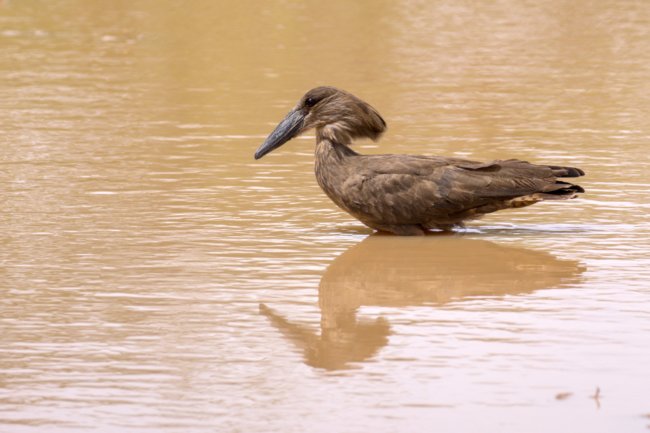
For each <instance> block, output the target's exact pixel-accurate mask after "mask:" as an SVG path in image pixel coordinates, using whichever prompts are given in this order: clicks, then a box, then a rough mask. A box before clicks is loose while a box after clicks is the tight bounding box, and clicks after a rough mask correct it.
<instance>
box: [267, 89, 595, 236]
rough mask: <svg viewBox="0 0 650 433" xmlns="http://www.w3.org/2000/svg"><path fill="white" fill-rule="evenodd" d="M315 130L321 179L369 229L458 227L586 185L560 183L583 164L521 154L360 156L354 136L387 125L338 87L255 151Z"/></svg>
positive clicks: (302, 107) (567, 195) (314, 97)
mask: <svg viewBox="0 0 650 433" xmlns="http://www.w3.org/2000/svg"><path fill="white" fill-rule="evenodd" d="M311 128H315V129H316V152H315V153H316V166H315V171H316V180H317V181H318V184H319V185H320V187H321V188H322V189H323V191H325V194H327V196H328V197H329V198H330V199H332V201H333V202H334V203H336V204H337V205H338V206H339V207H340V208H341V209H343V210H345V211H346V212H348V213H349V214H350V215H352V216H354V217H355V218H357V219H358V220H359V221H361V222H362V223H364V224H365V225H367V226H368V227H370V228H373V229H375V230H379V231H384V232H390V233H394V234H397V235H423V234H425V233H426V232H427V231H428V230H430V229H437V230H452V229H453V228H455V227H462V226H463V222H465V221H467V220H471V219H476V218H480V217H481V216H483V215H485V214H488V213H491V212H495V211H498V210H501V209H510V208H518V207H524V206H529V205H531V204H535V203H537V202H540V201H543V200H565V199H571V198H575V197H576V195H577V194H578V193H581V192H584V189H582V187H580V186H578V185H574V184H571V183H568V182H564V181H561V180H558V178H563V177H578V176H582V175H584V172H583V171H582V170H580V169H579V168H573V167H560V166H555V165H535V164H530V163H528V162H526V161H519V160H516V159H508V160H498V161H490V162H476V161H469V160H465V159H459V158H446V157H440V156H420V155H360V154H358V153H357V152H355V151H354V150H352V149H351V148H350V145H351V143H352V140H354V139H357V138H370V139H372V140H377V139H378V138H379V136H380V135H381V134H382V132H384V130H385V129H386V122H384V119H382V117H381V116H380V115H379V113H378V112H377V110H375V109H374V108H373V107H371V106H370V105H369V104H368V103H366V102H364V101H362V100H361V99H359V98H357V97H356V96H354V95H352V94H350V93H348V92H346V91H343V90H340V89H337V88H334V87H316V88H315V89H312V90H310V91H309V92H307V93H306V94H305V95H304V96H303V97H302V98H301V99H300V101H299V102H298V104H297V105H296V106H295V107H294V108H293V109H292V110H291V111H290V112H289V114H287V116H286V117H285V118H284V120H282V121H281V122H280V124H279V125H278V126H277V127H276V128H275V130H274V131H273V132H272V133H271V134H270V135H269V136H268V138H267V139H266V140H265V141H264V143H263V144H262V145H261V146H260V147H259V149H257V152H255V159H259V158H261V157H263V156H264V155H266V154H267V153H269V152H271V151H272V150H273V149H276V148H278V147H280V146H282V145H283V144H284V143H286V142H287V141H289V140H291V139H292V138H294V137H296V136H298V135H300V134H301V133H303V132H304V131H306V130H308V129H311Z"/></svg>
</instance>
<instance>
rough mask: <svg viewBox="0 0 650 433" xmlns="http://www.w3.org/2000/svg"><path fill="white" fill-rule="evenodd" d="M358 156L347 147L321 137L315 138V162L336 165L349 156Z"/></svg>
mask: <svg viewBox="0 0 650 433" xmlns="http://www.w3.org/2000/svg"><path fill="white" fill-rule="evenodd" d="M356 155H358V153H357V152H355V151H354V150H352V149H351V148H350V147H349V146H347V145H345V144H342V143H340V142H338V141H336V140H331V139H329V138H325V137H322V136H317V137H316V162H317V163H318V162H321V163H325V164H336V163H340V162H343V160H344V159H345V158H347V157H350V156H356Z"/></svg>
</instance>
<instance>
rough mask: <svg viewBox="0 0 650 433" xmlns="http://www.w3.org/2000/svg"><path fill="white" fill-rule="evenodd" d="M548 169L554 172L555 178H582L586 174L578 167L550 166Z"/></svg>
mask: <svg viewBox="0 0 650 433" xmlns="http://www.w3.org/2000/svg"><path fill="white" fill-rule="evenodd" d="M548 168H550V169H551V170H553V176H555V177H580V176H584V175H585V172H584V171H582V170H581V169H579V168H576V167H560V166H557V165H549V166H548Z"/></svg>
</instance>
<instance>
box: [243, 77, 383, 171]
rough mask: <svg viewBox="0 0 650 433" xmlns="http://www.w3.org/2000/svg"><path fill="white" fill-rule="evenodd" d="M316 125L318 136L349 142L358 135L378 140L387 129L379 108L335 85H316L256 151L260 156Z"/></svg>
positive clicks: (342, 142)
mask: <svg viewBox="0 0 650 433" xmlns="http://www.w3.org/2000/svg"><path fill="white" fill-rule="evenodd" d="M311 128H316V137H317V138H316V139H317V140H318V141H321V140H330V141H333V142H337V143H340V144H345V145H349V144H350V143H351V142H352V140H354V139H355V138H363V137H366V138H370V139H372V140H376V139H377V138H379V136H380V135H381V133H382V132H384V130H385V129H386V122H384V119H382V118H381V116H380V115H379V113H377V110H375V109H374V108H372V107H371V106H370V104H368V103H366V102H364V101H362V100H361V99H359V98H357V97H356V96H354V95H352V94H350V93H348V92H346V91H344V90H340V89H337V88H335V87H326V86H323V87H316V88H314V89H311V90H310V91H309V92H307V93H306V94H305V95H304V96H303V97H302V98H300V101H298V104H297V105H296V106H295V107H294V108H293V110H291V111H290V112H289V113H288V114H287V116H286V117H285V118H284V119H283V120H282V121H281V122H280V123H279V124H278V126H276V127H275V129H274V130H273V132H272V133H271V134H270V135H269V136H268V137H267V139H266V140H265V141H264V143H263V144H262V145H261V146H260V147H259V149H257V152H255V159H260V158H261V157H263V156H264V155H266V154H267V153H269V152H271V151H272V150H273V149H277V148H278V147H280V146H282V145H283V144H284V143H286V142H287V141H289V140H291V139H292V138H294V137H296V136H298V135H300V134H302V133H303V132H305V131H307V130H308V129H311Z"/></svg>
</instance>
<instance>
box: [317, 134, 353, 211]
mask: <svg viewBox="0 0 650 433" xmlns="http://www.w3.org/2000/svg"><path fill="white" fill-rule="evenodd" d="M319 138H320V137H317V139H316V163H315V166H314V169H315V170H314V171H315V173H316V181H317V182H318V184H319V185H320V187H321V188H322V189H323V191H325V193H326V194H327V195H328V196H329V198H331V199H332V200H333V201H334V203H336V204H337V205H339V206H340V207H343V209H345V206H344V205H343V203H342V202H341V197H342V196H343V190H342V188H343V184H344V182H345V180H346V179H347V178H348V176H349V174H350V168H351V164H349V162H350V160H351V158H352V157H354V156H357V155H359V154H358V153H356V152H355V151H354V150H352V149H350V148H349V147H348V146H346V145H345V144H341V143H338V142H336V141H332V140H328V139H319Z"/></svg>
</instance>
